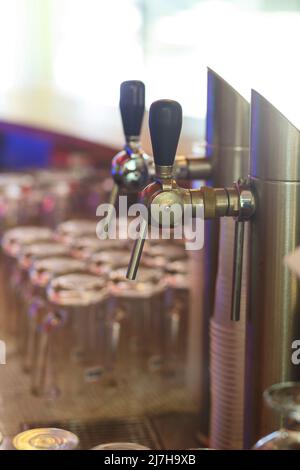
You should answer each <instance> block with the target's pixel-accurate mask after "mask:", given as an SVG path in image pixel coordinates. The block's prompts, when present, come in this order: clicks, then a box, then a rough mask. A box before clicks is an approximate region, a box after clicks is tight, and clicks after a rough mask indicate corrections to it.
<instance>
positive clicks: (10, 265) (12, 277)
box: [1, 226, 53, 335]
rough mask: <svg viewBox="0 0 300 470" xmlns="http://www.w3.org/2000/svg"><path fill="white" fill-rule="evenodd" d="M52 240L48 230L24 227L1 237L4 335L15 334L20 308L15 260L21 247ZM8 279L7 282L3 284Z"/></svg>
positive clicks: (51, 234) (7, 232)
mask: <svg viewBox="0 0 300 470" xmlns="http://www.w3.org/2000/svg"><path fill="white" fill-rule="evenodd" d="M50 240H53V232H52V230H50V229H49V228H45V227H35V226H24V227H16V228H13V229H10V230H7V231H6V232H5V233H4V235H3V237H2V242H1V245H2V253H3V260H2V261H3V263H2V266H1V276H2V279H3V282H2V283H1V285H2V289H3V295H2V296H1V297H2V298H3V302H4V307H3V309H2V311H3V312H5V314H4V318H3V326H4V330H5V332H6V334H9V335H12V334H15V333H16V327H17V325H16V318H17V312H18V310H19V308H20V296H19V291H18V288H17V286H18V283H19V268H18V265H17V259H18V256H19V254H20V251H21V249H22V247H25V246H28V245H30V244H32V243H34V242H37V241H44V242H46V241H50ZM4 279H8V280H9V282H4Z"/></svg>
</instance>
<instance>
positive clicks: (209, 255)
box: [190, 69, 250, 434]
mask: <svg viewBox="0 0 300 470" xmlns="http://www.w3.org/2000/svg"><path fill="white" fill-rule="evenodd" d="M249 121H250V106H249V103H248V102H247V101H246V100H245V99H244V98H243V97H242V96H241V95H240V94H239V93H237V91H236V90H234V88H232V87H231V86H230V85H229V84H228V83H227V82H226V81H225V80H224V79H223V78H221V77H220V76H219V75H218V74H217V73H215V72H214V71H213V70H211V69H208V84H207V118H206V157H207V159H211V162H212V173H211V179H210V180H209V181H206V185H211V186H214V187H226V186H232V183H233V182H234V181H235V180H237V179H238V178H239V177H241V176H247V174H248V169H249ZM219 249H220V250H225V251H226V249H227V247H226V246H222V245H220V247H219V221H217V220H214V221H207V222H206V223H205V244H204V253H203V255H204V283H203V291H204V292H203V301H202V304H201V305H200V308H199V305H197V304H195V305H192V307H191V309H192V311H191V319H192V321H193V318H197V316H198V315H199V313H200V316H201V321H200V322H199V321H198V324H199V329H200V336H199V329H196V328H195V329H194V330H193V332H192V333H193V334H194V335H198V337H197V341H198V343H199V350H198V353H199V357H200V361H201V366H200V367H201V372H200V377H199V384H200V396H201V403H200V408H201V421H200V428H201V431H202V433H204V434H207V432H208V427H209V424H208V423H209V412H210V406H209V404H210V383H209V382H210V381H209V322H210V318H211V316H212V315H213V310H214V299H215V288H216V278H217V270H218V253H219ZM219 262H222V256H221V257H219ZM193 267H194V270H193V272H192V278H194V279H198V280H199V279H200V276H201V275H202V270H201V267H200V266H199V267H198V268H197V269H198V271H197V270H196V264H193ZM200 283H201V281H199V282H198V283H197V282H194V283H193V285H192V297H193V298H195V297H196V296H198V298H199V292H200V290H199V287H200ZM217 288H218V285H217ZM229 289H231V286H229ZM199 310H200V312H199ZM190 341H191V344H195V342H196V340H194V339H193V338H190ZM193 351H194V349H193ZM190 356H191V359H190V361H193V360H194V361H195V360H196V358H195V357H194V354H193V356H192V355H190ZM191 369H192V370H193V371H194V366H193V367H192V368H191ZM191 383H192V387H194V385H195V382H194V380H193V378H192V379H191Z"/></svg>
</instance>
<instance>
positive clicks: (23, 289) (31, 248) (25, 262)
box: [14, 241, 69, 355]
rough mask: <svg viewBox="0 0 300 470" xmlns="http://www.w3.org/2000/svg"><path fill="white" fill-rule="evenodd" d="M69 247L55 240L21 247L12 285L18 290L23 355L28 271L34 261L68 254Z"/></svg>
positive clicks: (20, 339) (28, 304)
mask: <svg viewBox="0 0 300 470" xmlns="http://www.w3.org/2000/svg"><path fill="white" fill-rule="evenodd" d="M68 255H69V248H68V247H67V246H65V245H63V244H62V243H57V242H55V241H51V242H50V241H47V242H36V243H32V244H31V245H27V246H24V247H23V248H21V250H20V253H19V256H18V263H17V265H16V269H15V280H14V286H15V288H16V289H17V292H18V299H19V308H18V312H17V316H16V321H17V328H16V331H17V340H18V345H19V351H20V352H21V354H22V355H24V347H25V344H26V340H27V334H28V330H27V326H28V323H27V318H28V314H27V312H28V309H29V308H30V302H31V284H30V279H29V271H30V268H31V266H32V265H33V263H34V261H36V260H39V259H42V258H48V257H53V256H68Z"/></svg>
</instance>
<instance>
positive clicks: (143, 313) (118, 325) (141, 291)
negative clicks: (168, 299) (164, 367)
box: [108, 266, 166, 382]
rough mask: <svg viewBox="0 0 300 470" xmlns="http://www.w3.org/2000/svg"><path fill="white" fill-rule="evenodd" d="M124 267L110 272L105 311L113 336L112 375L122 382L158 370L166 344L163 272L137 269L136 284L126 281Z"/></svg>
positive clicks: (146, 268)
mask: <svg viewBox="0 0 300 470" xmlns="http://www.w3.org/2000/svg"><path fill="white" fill-rule="evenodd" d="M125 273H126V268H118V269H115V270H112V271H111V272H110V273H109V284H108V288H109V292H110V295H111V298H110V302H109V307H108V312H109V314H110V313H111V312H112V314H113V321H111V322H110V325H111V329H112V332H116V331H117V332H118V338H116V337H115V351H116V358H115V361H116V364H115V365H116V368H115V374H116V375H118V374H119V375H120V376H122V377H123V378H122V380H123V381H125V382H126V381H127V380H128V379H129V380H131V379H133V377H134V376H135V375H136V374H142V373H145V372H147V371H149V370H150V371H152V372H153V371H157V370H158V369H159V368H160V367H161V357H162V355H163V349H164V344H165V320H164V295H165V290H166V282H165V277H164V275H163V272H162V271H160V270H159V269H152V268H149V267H146V266H140V269H139V275H138V279H137V280H136V281H135V282H132V281H128V280H126V278H125Z"/></svg>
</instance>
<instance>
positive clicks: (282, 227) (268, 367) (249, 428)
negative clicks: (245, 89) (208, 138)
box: [245, 91, 300, 447]
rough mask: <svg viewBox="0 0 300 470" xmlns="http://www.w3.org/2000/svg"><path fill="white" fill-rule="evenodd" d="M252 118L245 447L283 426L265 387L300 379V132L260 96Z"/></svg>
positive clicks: (254, 98)
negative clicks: (291, 265) (288, 261)
mask: <svg viewBox="0 0 300 470" xmlns="http://www.w3.org/2000/svg"><path fill="white" fill-rule="evenodd" d="M251 115H252V119H251V120H252V122H251V184H252V187H253V190H254V192H255V195H256V200H257V207H256V212H255V215H254V216H253V218H252V220H251V234H250V237H251V239H250V269H251V271H250V306H249V314H248V317H247V356H246V367H247V375H246V400H245V446H246V447H250V446H252V445H253V444H254V443H255V441H256V440H257V439H258V438H259V437H262V436H263V435H266V434H267V433H269V432H270V431H272V430H276V429H278V428H279V426H280V416H278V415H276V414H274V413H273V412H272V411H271V410H269V409H268V408H267V407H266V406H265V405H264V403H263V392H264V390H265V389H266V388H268V387H269V386H270V385H272V384H274V383H278V382H282V381H289V380H292V379H298V380H299V376H300V370H299V366H298V367H296V366H293V365H292V362H291V354H292V348H291V346H292V341H293V340H294V339H299V338H300V319H299V311H300V288H299V281H298V280H297V279H296V277H295V275H294V274H293V273H292V272H291V271H289V269H288V268H287V267H286V266H285V265H284V264H283V258H284V256H285V255H286V254H287V253H290V252H292V251H294V250H295V248H296V246H299V245H300V211H299V206H300V173H299V169H300V160H299V158H300V138H299V131H298V130H297V129H296V128H295V127H294V126H292V124H291V123H289V121H287V120H286V119H285V118H284V117H283V116H282V114H281V113H280V112H278V111H277V109H275V108H274V107H273V106H272V105H271V104H270V103H269V102H268V101H267V100H266V99H264V98H263V97H262V96H261V95H259V94H258V93H256V92H255V91H254V92H253V93H252V114H251ZM258 175H259V176H260V178H259V177H258ZM271 178H273V179H272V180H271Z"/></svg>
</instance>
